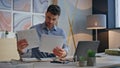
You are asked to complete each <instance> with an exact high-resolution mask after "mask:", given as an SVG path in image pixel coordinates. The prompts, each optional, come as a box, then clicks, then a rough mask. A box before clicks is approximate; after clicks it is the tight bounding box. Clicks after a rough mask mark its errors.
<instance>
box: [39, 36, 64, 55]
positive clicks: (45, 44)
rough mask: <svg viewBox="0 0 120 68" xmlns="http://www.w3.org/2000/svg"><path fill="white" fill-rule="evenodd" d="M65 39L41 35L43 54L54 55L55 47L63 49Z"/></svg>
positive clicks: (40, 47)
mask: <svg viewBox="0 0 120 68" xmlns="http://www.w3.org/2000/svg"><path fill="white" fill-rule="evenodd" d="M63 42H64V39H63V37H62V36H53V35H44V34H43V35H41V42H40V43H41V44H40V46H39V50H40V51H42V52H48V53H53V49H54V48H55V47H57V46H58V47H62V46H63Z"/></svg>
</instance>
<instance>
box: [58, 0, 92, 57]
mask: <svg viewBox="0 0 120 68" xmlns="http://www.w3.org/2000/svg"><path fill="white" fill-rule="evenodd" d="M58 5H60V7H61V9H62V14H61V16H60V19H59V23H58V26H60V27H62V28H64V30H65V31H66V33H67V36H68V41H67V43H68V45H69V46H70V50H71V51H70V55H73V54H74V51H75V46H76V45H77V43H78V41H85V40H92V30H87V29H86V23H87V22H86V17H87V15H91V14H92V0H58ZM70 25H71V28H72V31H73V34H74V35H73V36H74V38H72V32H71V31H70ZM73 40H75V44H74V41H73Z"/></svg>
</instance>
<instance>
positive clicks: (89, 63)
mask: <svg viewBox="0 0 120 68" xmlns="http://www.w3.org/2000/svg"><path fill="white" fill-rule="evenodd" d="M95 65H96V57H88V58H87V66H95Z"/></svg>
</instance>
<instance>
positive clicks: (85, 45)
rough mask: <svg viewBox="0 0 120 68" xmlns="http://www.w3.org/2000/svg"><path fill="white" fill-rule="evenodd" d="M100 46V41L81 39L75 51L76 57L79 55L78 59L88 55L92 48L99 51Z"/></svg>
mask: <svg viewBox="0 0 120 68" xmlns="http://www.w3.org/2000/svg"><path fill="white" fill-rule="evenodd" d="M98 46H99V41H79V42H78V44H77V48H76V51H75V53H74V58H75V57H77V60H78V59H79V57H80V56H83V57H87V51H88V50H89V49H91V50H94V51H95V52H97V49H98Z"/></svg>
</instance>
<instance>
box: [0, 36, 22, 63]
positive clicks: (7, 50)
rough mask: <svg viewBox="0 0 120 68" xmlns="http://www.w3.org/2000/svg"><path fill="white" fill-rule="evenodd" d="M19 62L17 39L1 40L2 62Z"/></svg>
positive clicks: (0, 53)
mask: <svg viewBox="0 0 120 68" xmlns="http://www.w3.org/2000/svg"><path fill="white" fill-rule="evenodd" d="M13 59H14V60H19V59H20V56H19V53H18V51H17V42H16V39H15V38H4V39H0V62H3V61H11V60H13Z"/></svg>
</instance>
